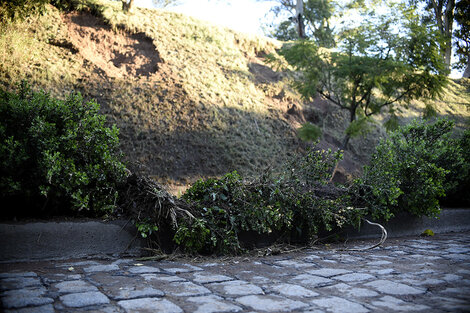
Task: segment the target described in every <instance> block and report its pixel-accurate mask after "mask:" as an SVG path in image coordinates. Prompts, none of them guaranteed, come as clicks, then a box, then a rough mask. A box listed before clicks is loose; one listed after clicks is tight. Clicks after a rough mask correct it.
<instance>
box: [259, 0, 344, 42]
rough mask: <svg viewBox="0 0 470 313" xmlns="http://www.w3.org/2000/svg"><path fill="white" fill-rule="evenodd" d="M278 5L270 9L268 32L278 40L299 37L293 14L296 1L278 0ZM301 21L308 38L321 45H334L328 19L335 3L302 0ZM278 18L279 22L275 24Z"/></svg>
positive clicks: (320, 0)
mask: <svg viewBox="0 0 470 313" xmlns="http://www.w3.org/2000/svg"><path fill="white" fill-rule="evenodd" d="M277 2H278V5H276V6H274V7H273V8H272V9H271V13H272V14H273V20H274V21H275V22H274V23H273V24H272V25H270V28H271V33H270V34H268V35H269V36H272V37H274V38H276V39H278V40H283V41H288V40H296V39H299V34H298V30H297V21H296V19H295V18H294V16H295V6H296V1H292V0H279V1H277ZM303 2H304V3H303V10H304V14H303V21H304V23H305V24H306V25H305V32H306V34H305V35H306V36H307V37H308V38H311V39H312V40H313V41H315V43H316V44H317V45H319V46H322V47H334V46H335V39H334V34H333V28H331V27H330V20H331V18H332V17H333V15H334V13H335V7H336V3H335V2H334V1H331V0H306V1H303ZM279 20H281V22H280V23H279V24H276V23H277V22H278V21H279Z"/></svg>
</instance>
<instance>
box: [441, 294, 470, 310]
mask: <svg viewBox="0 0 470 313" xmlns="http://www.w3.org/2000/svg"><path fill="white" fill-rule="evenodd" d="M433 300H434V301H435V302H436V303H438V305H439V308H442V310H444V311H447V312H470V301H469V300H468V299H466V300H463V299H455V298H451V297H433Z"/></svg>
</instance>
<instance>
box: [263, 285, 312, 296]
mask: <svg viewBox="0 0 470 313" xmlns="http://www.w3.org/2000/svg"><path fill="white" fill-rule="evenodd" d="M271 289H272V290H274V291H275V292H277V293H280V294H281V295H283V296H286V297H297V298H311V297H316V296H318V293H317V292H315V291H312V290H310V289H307V288H304V287H302V286H299V285H294V284H276V285H273V286H271Z"/></svg>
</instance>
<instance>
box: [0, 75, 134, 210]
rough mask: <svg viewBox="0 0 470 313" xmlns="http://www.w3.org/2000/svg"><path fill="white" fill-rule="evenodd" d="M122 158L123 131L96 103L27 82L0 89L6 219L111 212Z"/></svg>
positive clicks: (0, 170)
mask: <svg viewBox="0 0 470 313" xmlns="http://www.w3.org/2000/svg"><path fill="white" fill-rule="evenodd" d="M120 156H121V155H120V153H119V139H118V129H117V128H116V127H115V126H113V127H112V128H108V127H106V126H105V118H104V116H102V115H100V114H99V105H98V104H97V103H96V102H94V101H90V102H86V103H84V102H83V99H82V96H81V95H80V94H79V93H73V94H71V95H69V96H68V98H67V99H66V100H65V101H60V100H56V99H53V98H51V97H50V96H49V94H47V93H45V92H42V91H41V92H33V91H32V90H31V89H30V88H29V86H28V85H27V84H26V83H23V84H22V85H21V86H20V88H19V90H18V92H17V93H10V92H7V91H4V90H1V91H0V198H1V201H2V203H3V204H4V205H2V207H3V210H4V211H3V212H2V215H12V214H14V215H15V216H21V215H28V216H31V215H32V216H37V215H41V216H44V215H48V214H64V213H65V212H66V211H67V210H69V209H72V210H74V211H75V212H77V211H88V212H90V213H95V214H102V213H104V212H105V211H108V210H111V209H112V208H114V206H115V201H116V198H117V190H118V186H119V183H120V182H121V181H123V179H124V178H125V175H126V174H125V167H124V165H123V164H122V163H121V162H120V161H119V159H120ZM13 207H14V208H15V211H14V212H13V211H11V210H12V208H13Z"/></svg>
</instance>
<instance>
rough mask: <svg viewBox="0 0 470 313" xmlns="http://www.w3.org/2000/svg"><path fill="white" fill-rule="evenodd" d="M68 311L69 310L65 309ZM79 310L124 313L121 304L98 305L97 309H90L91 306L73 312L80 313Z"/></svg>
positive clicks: (98, 312) (96, 312)
mask: <svg viewBox="0 0 470 313" xmlns="http://www.w3.org/2000/svg"><path fill="white" fill-rule="evenodd" d="M65 312H67V311H65ZM78 312H83V313H122V312H123V311H122V309H121V308H120V307H119V306H115V305H113V306H111V305H105V306H103V305H100V306H98V308H97V309H90V308H84V309H83V310H81V311H77V312H73V313H78Z"/></svg>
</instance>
